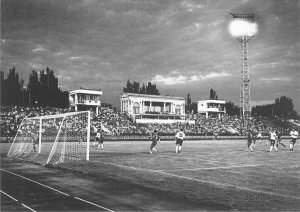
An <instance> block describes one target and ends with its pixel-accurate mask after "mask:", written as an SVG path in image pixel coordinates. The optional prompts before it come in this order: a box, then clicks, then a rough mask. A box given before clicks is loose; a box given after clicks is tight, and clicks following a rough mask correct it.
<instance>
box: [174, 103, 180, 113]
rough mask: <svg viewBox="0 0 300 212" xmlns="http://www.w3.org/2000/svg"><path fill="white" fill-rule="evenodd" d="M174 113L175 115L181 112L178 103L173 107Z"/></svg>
mask: <svg viewBox="0 0 300 212" xmlns="http://www.w3.org/2000/svg"><path fill="white" fill-rule="evenodd" d="M175 113H176V115H180V114H181V109H180V106H179V105H176V107H175Z"/></svg>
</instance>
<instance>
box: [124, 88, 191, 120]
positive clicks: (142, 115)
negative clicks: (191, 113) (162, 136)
mask: <svg viewBox="0 0 300 212" xmlns="http://www.w3.org/2000/svg"><path fill="white" fill-rule="evenodd" d="M120 102H121V111H122V112H127V113H128V114H129V115H131V116H132V117H133V118H134V119H135V121H136V122H137V123H173V122H187V120H186V116H185V99H184V98H183V97H175V96H161V95H148V94H136V93H122V94H121V98H120ZM189 122H190V121H189Z"/></svg>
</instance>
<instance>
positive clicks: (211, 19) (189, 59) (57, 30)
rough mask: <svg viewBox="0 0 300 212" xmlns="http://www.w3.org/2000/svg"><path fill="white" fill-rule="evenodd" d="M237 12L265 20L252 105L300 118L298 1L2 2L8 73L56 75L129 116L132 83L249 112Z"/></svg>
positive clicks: (257, 40) (253, 62) (253, 57)
mask: <svg viewBox="0 0 300 212" xmlns="http://www.w3.org/2000/svg"><path fill="white" fill-rule="evenodd" d="M231 12H236V13H243V12H246V13H255V15H256V16H255V20H256V22H257V24H258V33H257V35H256V36H255V37H254V38H253V39H252V40H250V41H249V46H248V59H249V65H250V79H251V81H250V82H251V99H252V101H253V102H255V103H267V102H269V101H274V100H275V98H278V97H280V96H283V95H285V96H288V97H290V98H292V99H293V102H294V105H295V109H296V110H297V111H298V113H300V95H299V93H300V83H299V80H300V72H299V71H300V60H299V50H300V39H299V37H300V26H299V24H300V19H299V14H300V1H298V0H264V1H262V0H197V1H196V0H195V1H192V0H106V1H104V0H103V1H100V0H82V1H80V0H76V1H75V0H74V1H73V0H71V1H67V0H47V1H46V0H2V1H1V70H2V71H4V72H5V73H7V72H8V70H9V68H11V67H12V66H15V67H16V70H17V72H18V73H19V74H20V76H21V78H23V79H24V80H25V82H27V81H28V76H29V73H30V72H31V71H32V70H33V69H34V70H36V71H40V70H43V69H45V68H46V67H47V66H48V67H50V68H51V69H53V70H54V73H55V75H56V76H58V77H59V84H60V87H61V88H62V90H72V89H76V88H79V87H87V88H100V89H102V90H103V93H104V95H103V101H105V102H110V103H113V104H114V105H115V106H119V97H120V93H121V92H122V88H123V87H124V86H125V84H126V82H127V80H128V79H129V80H130V81H138V82H140V83H147V82H149V81H151V82H154V83H156V84H157V87H158V89H159V91H160V93H161V94H163V95H174V96H182V97H186V96H187V94H188V93H190V94H191V97H192V101H197V100H202V99H207V98H208V97H209V90H210V89H211V88H213V89H214V90H216V92H217V95H218V96H219V99H225V100H227V101H232V102H234V103H235V104H237V105H238V104H239V93H240V72H241V46H240V43H239V42H238V41H237V40H235V39H234V38H232V37H231V35H230V33H229V31H228V25H229V23H230V21H231V20H232V16H231V15H230V14H229V13H231Z"/></svg>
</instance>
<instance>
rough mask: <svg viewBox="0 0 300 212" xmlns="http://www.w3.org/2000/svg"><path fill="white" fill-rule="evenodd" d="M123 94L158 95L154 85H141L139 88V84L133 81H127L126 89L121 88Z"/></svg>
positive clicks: (149, 83)
mask: <svg viewBox="0 0 300 212" xmlns="http://www.w3.org/2000/svg"><path fill="white" fill-rule="evenodd" d="M123 92H125V93H138V94H149V95H160V93H159V91H158V89H157V87H156V85H155V84H152V83H151V82H148V84H147V85H145V84H144V83H143V85H142V86H141V87H140V83H139V82H136V81H133V82H132V83H131V82H130V81H129V80H128V81H127V83H126V87H123Z"/></svg>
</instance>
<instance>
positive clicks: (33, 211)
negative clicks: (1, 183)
mask: <svg viewBox="0 0 300 212" xmlns="http://www.w3.org/2000/svg"><path fill="white" fill-rule="evenodd" d="M0 192H1V193H3V194H5V195H6V196H8V197H9V198H11V199H13V200H14V201H16V202H19V201H18V200H17V199H15V198H13V197H12V196H10V195H9V194H7V193H5V192H4V191H2V190H0ZM21 205H22V206H23V207H25V208H27V209H29V210H31V211H33V212H36V211H35V210H33V209H32V208H31V207H29V206H27V205H25V204H24V203H21Z"/></svg>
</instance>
